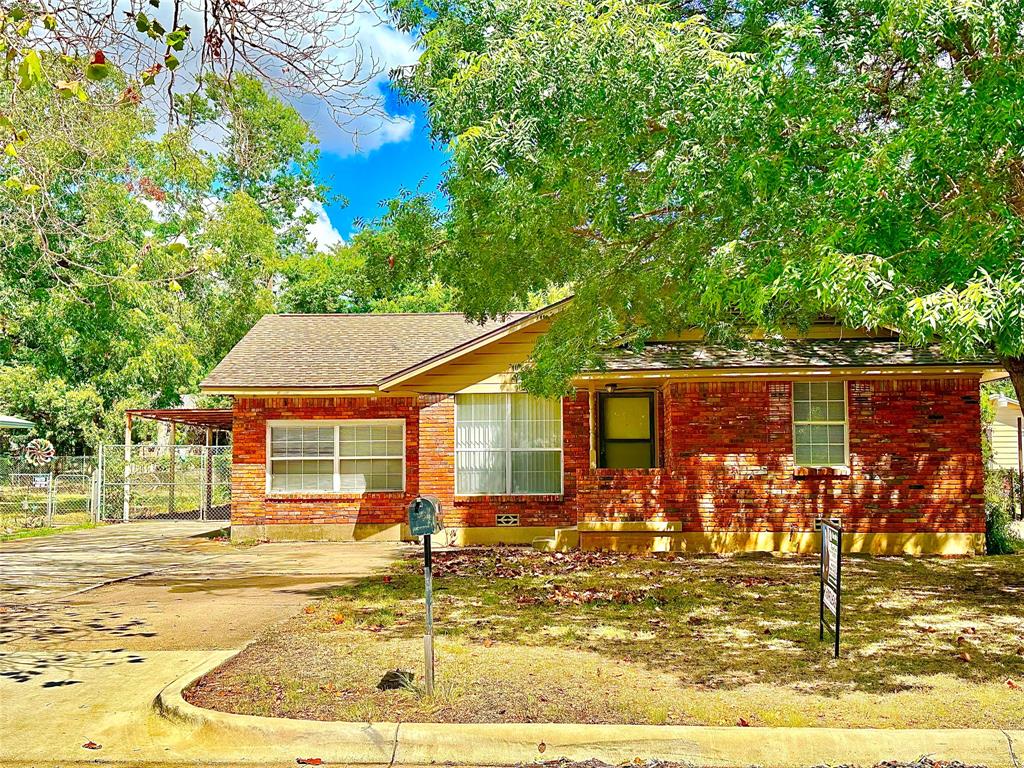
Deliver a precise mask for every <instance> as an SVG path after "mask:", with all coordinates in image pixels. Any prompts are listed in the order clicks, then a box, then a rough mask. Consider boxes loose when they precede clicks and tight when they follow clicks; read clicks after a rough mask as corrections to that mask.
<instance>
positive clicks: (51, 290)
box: [0, 64, 319, 450]
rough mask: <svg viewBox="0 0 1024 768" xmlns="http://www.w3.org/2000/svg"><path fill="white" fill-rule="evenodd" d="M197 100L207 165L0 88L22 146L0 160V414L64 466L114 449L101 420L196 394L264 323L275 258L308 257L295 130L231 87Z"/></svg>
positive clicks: (308, 154)
mask: <svg viewBox="0 0 1024 768" xmlns="http://www.w3.org/2000/svg"><path fill="white" fill-rule="evenodd" d="M54 66H62V65H59V64H54ZM121 77H122V76H121V75H120V73H118V72H116V71H113V72H111V73H110V75H109V76H108V77H107V78H106V79H105V81H104V84H103V85H101V86H98V87H102V88H109V89H110V90H111V92H116V90H117V89H118V88H119V87H120V84H119V83H118V80H119V78H121ZM15 88H18V89H19V90H18V97H17V98H16V99H14V98H11V99H8V98H6V97H9V96H10V95H11V94H12V92H13V90H14V89H15ZM197 98H202V99H203V100H204V102H203V103H204V104H205V108H204V109H205V111H204V120H218V121H220V122H222V123H223V124H224V125H226V127H227V140H226V142H225V143H226V147H227V149H226V150H225V151H224V152H222V153H218V152H214V153H210V152H207V151H202V150H199V149H197V148H196V144H197V142H196V140H195V138H196V134H195V132H196V131H198V130H200V129H201V128H202V127H203V123H202V122H201V121H198V120H196V121H193V122H190V123H189V124H187V125H184V126H182V127H181V128H179V129H176V130H173V131H168V132H165V133H164V134H163V135H161V136H159V137H154V135H153V134H154V127H155V126H154V119H153V116H152V114H151V113H150V112H149V111H148V110H147V109H145V108H144V107H143V106H142V105H141V104H140V103H138V102H134V101H130V100H127V101H122V102H121V103H119V104H117V105H116V106H110V105H109V104H108V105H103V104H100V103H98V101H97V100H96V99H92V100H85V101H82V100H79V99H68V98H62V97H60V96H58V95H56V94H55V93H54V92H53V90H52V89H50V88H49V87H47V86H46V85H44V84H41V85H38V86H36V87H33V88H27V89H21V88H20V86H18V85H17V84H16V83H13V82H10V81H4V80H2V79H0V99H2V100H3V102H4V103H7V104H10V105H11V111H10V116H11V119H12V120H13V121H15V122H17V123H18V124H19V125H23V126H26V127H27V130H29V132H30V135H31V136H32V140H31V141H27V142H24V143H23V144H21V145H19V146H18V147H17V148H16V149H15V150H14V151H11V152H5V153H4V154H3V155H0V178H2V179H6V180H8V181H9V180H11V179H18V180H19V182H18V183H17V184H8V183H6V182H3V183H0V229H2V230H3V231H4V233H5V237H4V238H3V239H2V240H0V331H2V333H0V410H6V409H10V410H12V411H14V412H16V413H17V412H21V413H22V414H23V415H26V416H30V417H32V418H34V419H35V420H36V421H37V422H38V429H39V430H40V434H46V435H47V436H49V437H50V438H51V439H53V440H54V442H55V443H57V444H58V446H59V447H60V448H61V449H62V450H65V449H71V448H74V449H75V450H81V448H82V447H83V446H84V445H87V444H95V442H96V441H98V440H99V439H101V437H102V438H105V439H108V440H119V439H120V436H119V434H118V430H117V426H116V424H113V423H112V420H111V418H109V417H110V416H111V415H112V414H116V413H118V412H120V411H122V410H123V409H124V408H125V407H130V406H136V407H138V406H170V405H174V404H177V403H178V402H180V398H181V395H182V394H183V393H186V392H194V391H195V388H196V385H197V383H198V381H199V380H200V379H201V377H202V376H203V375H204V374H205V372H206V371H208V370H209V369H210V368H211V367H212V366H213V365H214V364H216V362H218V361H219V359H220V358H221V357H222V356H223V355H224V354H225V353H226V352H227V350H228V349H230V348H231V346H233V345H234V344H235V343H236V342H237V341H238V339H239V338H241V336H242V335H243V334H244V333H245V332H246V331H247V330H248V329H249V327H251V325H252V324H253V323H254V322H255V321H256V320H257V319H258V318H259V317H260V316H261V315H262V314H264V313H266V312H269V311H273V310H274V307H275V301H276V297H275V293H274V288H275V283H276V281H277V279H278V278H277V275H278V274H279V272H278V270H279V267H280V264H281V262H282V260H283V259H285V258H287V257H288V256H289V255H297V254H305V253H308V252H309V251H310V245H309V243H308V242H307V241H306V238H305V226H306V224H307V223H308V222H309V218H310V217H309V214H308V212H307V210H306V208H305V207H304V204H305V203H306V202H307V201H309V200H317V199H319V198H318V197H317V196H318V195H319V189H318V188H317V187H316V185H315V184H313V183H312V181H311V171H310V169H311V166H312V163H313V162H314V161H315V153H314V151H313V148H312V145H313V141H314V140H313V137H312V135H311V134H310V133H309V129H308V127H307V126H306V124H305V123H304V122H303V121H302V120H301V118H300V117H299V116H298V114H297V113H296V112H295V111H294V110H293V109H290V108H288V107H285V106H284V105H282V104H281V103H280V102H276V101H274V100H272V99H269V98H268V97H267V96H266V94H265V93H264V92H263V90H262V88H260V87H258V84H256V83H255V82H254V81H249V80H246V79H245V78H237V79H236V81H235V86H234V87H228V86H227V85H226V84H225V83H224V82H222V81H217V82H216V83H214V84H211V87H210V88H209V89H208V91H207V92H206V93H205V94H204V95H200V97H197ZM270 117H272V118H273V119H268V118H270ZM240 137H244V138H240ZM62 400H64V401H66V402H62ZM97 403H98V405H99V408H98V410H97V409H96V407H95V406H96V405H97Z"/></svg>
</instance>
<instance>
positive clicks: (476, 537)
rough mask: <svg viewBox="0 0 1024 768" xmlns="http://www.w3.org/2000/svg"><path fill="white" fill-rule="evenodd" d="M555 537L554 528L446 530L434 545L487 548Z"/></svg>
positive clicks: (511, 527)
mask: <svg viewBox="0 0 1024 768" xmlns="http://www.w3.org/2000/svg"><path fill="white" fill-rule="evenodd" d="M554 535H555V528H554V526H550V527H547V526H534V525H527V526H522V527H519V526H507V527H506V526H500V527H499V526H486V527H485V526H480V527H470V528H445V529H444V530H443V531H441V532H440V533H438V534H436V535H435V536H434V545H435V546H439V547H473V546H476V547H486V546H492V545H494V544H532V543H533V540H534V539H538V538H545V537H551V536H554Z"/></svg>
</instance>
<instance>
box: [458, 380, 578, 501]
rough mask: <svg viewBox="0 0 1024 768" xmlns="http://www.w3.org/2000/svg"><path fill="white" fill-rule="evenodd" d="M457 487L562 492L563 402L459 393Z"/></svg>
mask: <svg viewBox="0 0 1024 768" xmlns="http://www.w3.org/2000/svg"><path fill="white" fill-rule="evenodd" d="M455 492H456V493H457V494H460V495H485V494H496V495H502V494H549V493H550V494H557V493H561V492H562V403H561V401H560V400H550V399H541V398H536V397H532V396H530V395H524V394H500V395H456V397H455Z"/></svg>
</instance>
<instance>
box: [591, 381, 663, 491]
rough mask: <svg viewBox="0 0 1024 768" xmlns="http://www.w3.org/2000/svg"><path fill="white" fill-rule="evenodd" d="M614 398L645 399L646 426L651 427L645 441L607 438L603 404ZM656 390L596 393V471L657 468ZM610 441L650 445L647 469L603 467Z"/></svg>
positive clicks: (645, 468) (639, 468)
mask: <svg viewBox="0 0 1024 768" xmlns="http://www.w3.org/2000/svg"><path fill="white" fill-rule="evenodd" d="M615 397H632V398H641V397H643V398H646V399H647V400H648V407H649V409H650V410H649V411H648V413H649V415H648V417H647V419H648V424H650V425H651V436H650V438H649V439H647V440H640V439H637V438H614V437H613V438H609V437H608V436H607V435H606V433H605V427H606V426H607V425H606V424H605V418H604V404H605V401H607V400H608V399H609V398H615ZM657 397H658V392H657V390H653V389H644V390H632V391H629V392H618V391H615V392H598V393H597V469H610V470H612V471H613V472H617V471H628V470H634V469H636V470H643V471H647V470H651V469H657V468H658V422H657V416H658V407H657ZM609 440H611V442H613V443H648V442H649V443H650V444H651V465H650V466H649V467H609V466H606V465H605V462H606V461H607V451H606V450H605V446H606V445H607V444H608V441H609Z"/></svg>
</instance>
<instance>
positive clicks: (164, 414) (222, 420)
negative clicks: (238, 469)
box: [124, 408, 233, 432]
mask: <svg viewBox="0 0 1024 768" xmlns="http://www.w3.org/2000/svg"><path fill="white" fill-rule="evenodd" d="M124 415H125V419H126V420H127V421H128V423H129V424H130V423H131V420H132V419H133V418H134V417H136V416H137V417H138V418H140V419H151V420H153V421H162V422H164V423H165V424H187V425H188V426H190V427H205V428H206V429H213V430H220V431H222V432H230V431H231V427H232V419H233V415H232V410H231V409H230V408H131V409H129V410H127V411H125V412H124Z"/></svg>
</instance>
